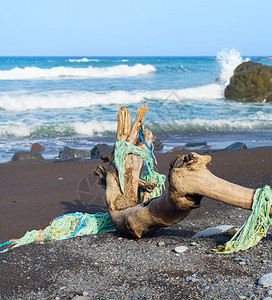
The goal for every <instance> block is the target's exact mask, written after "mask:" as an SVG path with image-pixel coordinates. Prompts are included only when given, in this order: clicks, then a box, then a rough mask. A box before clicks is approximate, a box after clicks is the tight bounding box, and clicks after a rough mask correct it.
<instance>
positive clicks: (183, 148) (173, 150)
mask: <svg viewBox="0 0 272 300" xmlns="http://www.w3.org/2000/svg"><path fill="white" fill-rule="evenodd" d="M184 150H188V148H187V147H185V146H178V147H174V148H173V149H171V150H169V151H168V152H177V151H184Z"/></svg>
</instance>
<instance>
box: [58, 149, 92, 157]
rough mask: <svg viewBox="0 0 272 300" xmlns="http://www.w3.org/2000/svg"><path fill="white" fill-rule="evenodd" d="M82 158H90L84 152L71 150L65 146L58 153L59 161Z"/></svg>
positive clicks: (86, 152)
mask: <svg viewBox="0 0 272 300" xmlns="http://www.w3.org/2000/svg"><path fill="white" fill-rule="evenodd" d="M84 157H90V153H89V152H88V151H85V150H78V149H73V148H69V147H67V146H65V147H64V149H63V150H61V151H60V152H59V158H60V159H73V158H84Z"/></svg>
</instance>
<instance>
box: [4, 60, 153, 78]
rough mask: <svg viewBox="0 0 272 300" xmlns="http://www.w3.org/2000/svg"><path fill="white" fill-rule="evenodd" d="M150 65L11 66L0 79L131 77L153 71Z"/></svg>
mask: <svg viewBox="0 0 272 300" xmlns="http://www.w3.org/2000/svg"><path fill="white" fill-rule="evenodd" d="M155 71H156V68H155V67H154V66H152V65H142V64H136V65H134V66H128V65H117V66H113V67H104V68H96V67H95V68H94V67H91V66H89V67H87V68H70V67H54V68H50V69H41V68H37V67H25V68H18V67H16V68H13V69H11V70H4V71H0V80H22V79H23V80H29V79H59V78H112V77H131V76H139V75H144V74H148V73H152V72H155Z"/></svg>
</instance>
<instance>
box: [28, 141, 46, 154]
mask: <svg viewBox="0 0 272 300" xmlns="http://www.w3.org/2000/svg"><path fill="white" fill-rule="evenodd" d="M43 151H45V148H44V147H43V146H42V145H41V144H39V143H34V144H33V145H32V146H31V149H30V152H43Z"/></svg>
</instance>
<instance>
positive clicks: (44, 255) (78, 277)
mask: <svg viewBox="0 0 272 300" xmlns="http://www.w3.org/2000/svg"><path fill="white" fill-rule="evenodd" d="M188 152H191V151H177V152H172V153H156V157H157V160H158V171H159V172H160V173H164V174H167V173H168V169H169V164H170V162H171V160H172V159H173V158H174V157H175V156H176V155H178V154H185V153H188ZM197 152H199V151H197ZM207 154H208V155H211V157H212V161H211V163H210V164H209V165H208V168H209V169H210V170H211V172H212V173H213V174H214V175H216V176H218V177H220V178H223V179H225V180H228V181H231V182H234V183H237V184H240V185H243V186H246V187H249V188H253V189H256V188H258V187H263V186H264V185H269V184H271V177H272V176H271V170H272V160H271V155H272V147H261V148H254V149H245V150H240V151H218V152H210V153H207ZM98 163H101V161H100V160H98V159H91V160H83V161H81V160H76V161H63V162H61V161H52V160H45V161H19V162H9V163H3V164H0V172H1V173H2V174H3V176H2V178H3V179H2V180H1V182H0V216H1V218H0V237H1V242H5V241H7V240H8V239H10V238H19V237H21V236H22V235H23V234H24V233H25V232H26V230H32V229H40V228H45V227H46V226H47V225H48V224H49V222H50V221H51V220H52V219H53V218H55V217H58V216H60V215H62V214H64V213H68V212H75V211H82V212H89V213H91V212H92V211H93V212H94V210H95V209H97V207H95V206H94V205H92V204H94V203H97V201H98V202H99V201H100V200H101V199H103V192H101V189H100V187H99V186H98V185H97V184H96V178H95V177H94V176H91V175H89V174H90V173H91V172H92V169H93V167H94V165H96V164H98ZM88 175H89V176H88ZM85 176H88V178H89V183H90V194H89V196H88V197H87V198H86V199H84V200H83V201H80V200H79V199H78V196H79V194H78V189H79V183H80V179H82V178H84V177H85ZM99 199H100V200H99ZM201 203H202V205H201V207H200V208H198V209H195V210H194V211H192V213H191V214H190V215H189V216H188V217H187V218H186V219H185V220H183V221H182V222H180V223H179V224H176V225H175V226H172V227H170V228H164V229H161V230H159V231H156V232H154V233H150V234H148V235H146V236H144V237H143V238H142V239H140V240H136V239H132V238H127V237H124V236H122V235H120V234H119V233H118V232H114V233H105V234H99V235H95V236H85V237H76V238H72V239H69V240H64V241H56V242H42V243H33V244H31V245H27V246H23V247H19V248H17V249H14V250H12V251H10V252H7V253H3V254H1V255H2V257H1V258H2V260H1V263H0V264H1V270H2V275H3V276H2V277H1V279H0V293H1V294H0V296H1V297H3V298H4V299H18V298H21V299H55V298H56V297H60V299H72V297H74V296H76V295H82V294H83V293H84V292H85V294H86V292H87V294H88V295H89V296H90V297H93V298H91V299H107V298H110V299H136V298H140V299H144V298H148V299H160V297H162V298H164V299H178V298H180V297H181V298H183V299H212V298H213V299H219V298H221V299H238V298H239V297H246V298H240V299H247V298H250V299H260V298H262V297H265V296H267V295H268V290H269V289H266V288H261V287H259V286H258V285H257V281H258V279H259V278H260V277H261V276H263V275H264V274H266V273H269V272H270V271H271V268H270V262H272V257H271V255H270V249H271V240H272V233H271V230H269V231H268V235H267V237H266V238H263V240H262V241H261V242H260V243H259V244H258V245H257V246H256V247H254V248H253V249H250V250H248V251H244V252H239V253H237V254H231V255H217V254H214V253H213V252H212V251H211V250H210V249H214V248H215V247H216V246H217V245H218V244H220V243H224V242H226V241H227V240H228V239H229V237H225V236H222V235H217V236H213V237H209V238H201V239H192V236H193V234H194V233H196V232H198V231H200V230H204V229H206V228H208V227H214V226H218V225H223V224H228V225H234V226H238V227H239V226H241V225H242V224H243V223H244V221H245V220H246V219H247V217H248V216H249V213H250V212H249V211H244V210H242V209H239V208H235V207H231V206H228V205H226V204H223V203H219V202H216V201H213V200H211V199H206V198H204V199H203V200H202V202H201ZM160 241H163V242H164V246H162V247H161V246H160V247H159V246H158V242H160ZM178 245H185V246H187V247H188V250H187V251H186V252H185V253H184V254H180V255H177V254H175V253H174V252H173V248H174V247H175V246H178ZM135 295H138V296H137V297H136V296H135ZM253 296H254V297H255V298H254V297H253Z"/></svg>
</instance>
